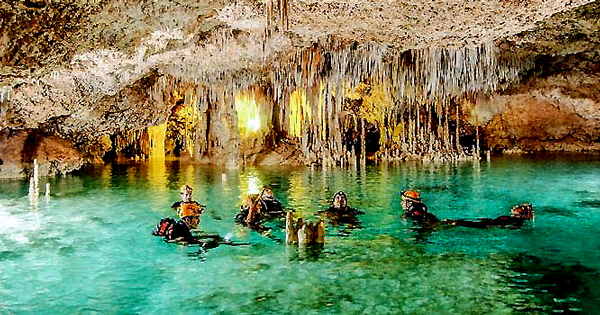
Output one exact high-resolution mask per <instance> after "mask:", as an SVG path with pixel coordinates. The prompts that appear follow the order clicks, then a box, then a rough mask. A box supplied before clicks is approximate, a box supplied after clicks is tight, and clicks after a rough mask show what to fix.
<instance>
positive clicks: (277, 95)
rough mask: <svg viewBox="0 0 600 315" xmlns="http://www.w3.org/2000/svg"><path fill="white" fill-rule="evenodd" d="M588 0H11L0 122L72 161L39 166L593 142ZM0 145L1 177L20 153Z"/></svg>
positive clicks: (314, 158) (594, 40) (1, 45)
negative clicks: (55, 146) (54, 146)
mask: <svg viewBox="0 0 600 315" xmlns="http://www.w3.org/2000/svg"><path fill="white" fill-rule="evenodd" d="M599 8H600V3H598V1H591V0H572V1H561V0H545V1H538V0H519V1H512V0H482V1H466V0H452V1H433V2H431V1H424V0H417V1H395V2H389V1H360V0H356V1H320V0H319V1H317V0H295V1H288V0H279V1H272V0H262V1H259V0H237V1H234V0H226V1H196V0H181V1H171V0H155V1H146V0H141V1H139V0H138V1H133V0H124V1H123V0H119V1H116V0H93V1H92V0H56V1H48V0H27V1H17V0H7V1H3V2H2V3H0V30H1V31H2V36H1V37H0V129H1V130H2V132H3V135H14V134H31V133H35V134H44V135H47V139H59V138H60V139H63V140H64V141H66V142H67V143H68V145H66V144H65V145H64V146H63V147H64V148H67V147H68V148H69V149H68V150H67V149H65V151H64V152H63V153H64V154H71V155H72V156H71V157H72V158H73V161H75V160H77V161H78V162H77V163H75V162H68V163H66V164H68V165H71V166H69V167H65V168H56V167H53V168H52V169H53V171H48V174H56V173H62V172H66V171H69V170H70V169H72V168H73V167H75V166H76V165H80V164H81V163H84V162H91V161H96V162H97V161H101V160H102V159H103V158H104V159H107V158H118V157H121V158H122V157H125V158H140V157H142V158H143V157H150V156H163V157H167V158H169V157H173V158H182V157H186V158H191V159H192V160H193V161H195V162H196V163H212V164H219V165H224V166H228V167H237V166H238V165H243V164H244V163H246V164H265V165H273V164H300V165H315V164H317V165H318V164H326V165H346V164H353V163H365V162H366V160H395V159H398V160H405V159H413V158H417V159H418V158H423V159H429V160H441V161H452V160H459V159H468V158H478V157H479V152H480V149H481V150H485V149H487V148H490V149H492V150H496V151H531V150H533V151H540V150H542V151H545V150H566V151H588V150H598V145H597V144H598V143H600V142H599V141H598V132H597V130H598V124H599V121H598V117H597V108H598V95H599V94H600V93H598V86H599V81H598V64H600V63H599V61H600V60H599V58H598V57H599V49H598V48H599V47H598V45H599V43H600V41H599V29H600V25H599V23H600V22H599V21H598V19H597V17H598V16H599V11H600V9H599ZM23 137H26V136H23ZM8 139H9V138H8V137H7V136H4V137H3V138H2V143H1V145H3V146H4V147H15V146H17V147H18V146H19V145H17V144H15V142H14V141H16V140H11V141H9V140H8ZM63 140H61V141H63ZM56 141H58V140H56ZM107 142H108V143H107ZM61 143H63V142H61ZM38 145H39V144H38ZM61 146H62V144H61ZM36 152H38V151H36ZM67 152H72V153H67ZM0 154H4V156H0V158H2V161H3V165H0V172H1V173H2V174H0V177H11V176H25V175H26V174H27V169H28V168H30V167H31V166H28V163H30V160H27V159H24V158H23V157H22V156H19V155H18V154H17V155H10V154H6V153H4V152H2V153H0ZM35 154H38V153H34V155H35ZM40 154H42V153H40ZM61 154H62V153H61ZM33 157H34V158H36V157H37V158H38V159H39V160H40V165H41V167H42V168H44V167H45V168H46V169H48V170H50V169H51V166H50V164H48V163H50V162H49V160H47V159H46V160H45V159H44V158H42V157H41V156H33ZM61 163H62V162H61ZM66 164H65V165H66ZM7 165H12V166H10V167H8V166H7ZM19 167H20V170H19ZM9 169H10V171H9ZM58 169H60V172H59V171H58Z"/></svg>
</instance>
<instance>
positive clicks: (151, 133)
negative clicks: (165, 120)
mask: <svg viewBox="0 0 600 315" xmlns="http://www.w3.org/2000/svg"><path fill="white" fill-rule="evenodd" d="M166 132H167V124H162V125H160V126H149V127H148V138H150V150H149V154H148V155H149V157H150V159H159V160H164V159H165V133H166Z"/></svg>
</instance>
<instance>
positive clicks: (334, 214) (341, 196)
mask: <svg viewBox="0 0 600 315" xmlns="http://www.w3.org/2000/svg"><path fill="white" fill-rule="evenodd" d="M317 214H320V215H323V216H325V217H327V218H328V219H329V220H330V222H331V224H333V225H338V224H340V223H351V224H357V223H359V222H358V219H357V217H356V216H357V215H360V214H365V213H364V212H362V211H360V210H357V209H355V208H352V207H350V206H348V195H346V193H345V192H343V191H341V190H340V191H338V192H336V193H335V194H334V195H333V198H332V205H331V206H330V207H329V208H327V210H325V211H319V212H317Z"/></svg>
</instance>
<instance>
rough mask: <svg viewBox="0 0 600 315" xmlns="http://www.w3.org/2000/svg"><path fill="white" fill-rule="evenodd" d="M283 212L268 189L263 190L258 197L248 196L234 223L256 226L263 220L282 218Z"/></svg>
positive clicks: (279, 203) (271, 191)
mask: <svg viewBox="0 0 600 315" xmlns="http://www.w3.org/2000/svg"><path fill="white" fill-rule="evenodd" d="M283 215H285V211H284V210H283V207H282V206H281V202H279V200H277V199H276V198H275V194H274V193H273V190H272V189H271V188H270V187H265V188H263V189H262V190H261V191H260V193H259V194H258V195H248V196H247V197H245V198H244V200H243V203H242V205H241V206H240V212H239V213H238V214H237V215H236V216H235V221H236V222H238V223H241V224H245V225H256V224H257V223H259V222H260V221H261V220H263V219H268V218H274V217H283Z"/></svg>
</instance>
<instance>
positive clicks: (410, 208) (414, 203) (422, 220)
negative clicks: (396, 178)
mask: <svg viewBox="0 0 600 315" xmlns="http://www.w3.org/2000/svg"><path fill="white" fill-rule="evenodd" d="M402 210H404V215H405V216H406V217H407V218H410V219H412V220H413V221H414V222H415V223H417V224H419V225H421V226H423V227H433V225H434V224H436V223H438V222H439V221H440V220H439V219H438V218H437V217H436V216H435V215H434V214H432V213H430V212H429V211H427V206H426V205H425V204H424V203H423V202H421V195H420V194H419V192H418V191H416V190H404V191H402Z"/></svg>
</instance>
